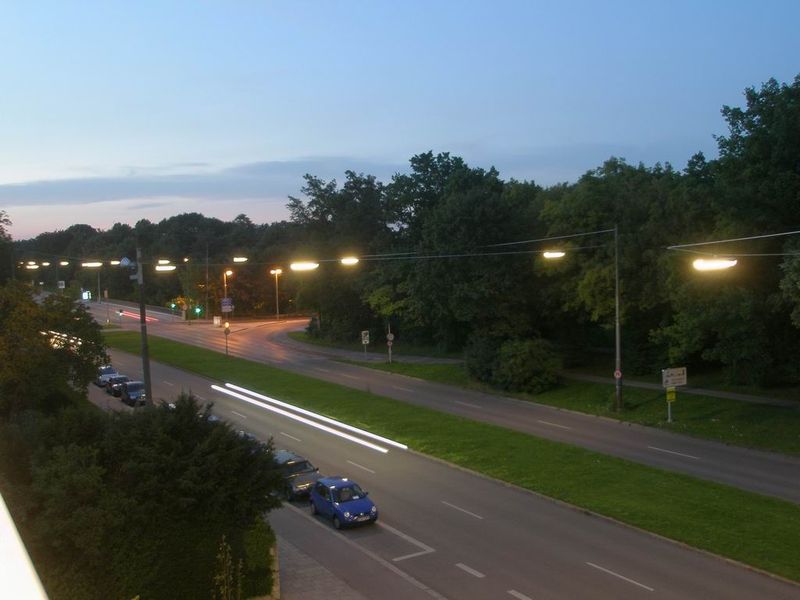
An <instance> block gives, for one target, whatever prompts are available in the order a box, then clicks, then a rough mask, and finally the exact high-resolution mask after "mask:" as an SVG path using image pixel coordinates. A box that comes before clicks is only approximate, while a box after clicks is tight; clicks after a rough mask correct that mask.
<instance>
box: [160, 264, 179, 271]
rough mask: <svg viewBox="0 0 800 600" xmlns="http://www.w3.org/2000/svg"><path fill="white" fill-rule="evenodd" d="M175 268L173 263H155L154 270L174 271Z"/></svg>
mask: <svg viewBox="0 0 800 600" xmlns="http://www.w3.org/2000/svg"><path fill="white" fill-rule="evenodd" d="M176 268H177V267H176V266H175V265H156V271H174V270H175V269H176Z"/></svg>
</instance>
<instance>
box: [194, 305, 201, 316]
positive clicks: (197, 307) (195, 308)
mask: <svg viewBox="0 0 800 600" xmlns="http://www.w3.org/2000/svg"><path fill="white" fill-rule="evenodd" d="M202 311H203V309H202V308H200V307H199V306H195V307H194V313H195V314H196V315H199V314H200V313H201V312H202Z"/></svg>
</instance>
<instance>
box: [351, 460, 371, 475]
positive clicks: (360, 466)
mask: <svg viewBox="0 0 800 600" xmlns="http://www.w3.org/2000/svg"><path fill="white" fill-rule="evenodd" d="M347 462H349V463H350V464H351V465H353V466H354V467H358V468H359V469H364V470H365V471H366V472H367V473H372V474H373V475H374V474H375V471H373V470H372V469H368V468H367V467H365V466H364V465H360V464H358V463H354V462H353V461H352V460H348V461H347Z"/></svg>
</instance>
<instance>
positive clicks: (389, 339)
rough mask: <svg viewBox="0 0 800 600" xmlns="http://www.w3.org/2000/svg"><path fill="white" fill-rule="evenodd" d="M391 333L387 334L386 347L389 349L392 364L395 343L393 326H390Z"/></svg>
mask: <svg viewBox="0 0 800 600" xmlns="http://www.w3.org/2000/svg"><path fill="white" fill-rule="evenodd" d="M387 326H388V328H389V330H388V331H389V333H387V334H386V347H387V348H388V349H389V364H392V342H394V334H393V333H392V324H391V323H389V324H388V325H387Z"/></svg>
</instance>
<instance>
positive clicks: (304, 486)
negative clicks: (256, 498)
mask: <svg viewBox="0 0 800 600" xmlns="http://www.w3.org/2000/svg"><path fill="white" fill-rule="evenodd" d="M275 462H276V463H278V468H279V469H280V471H281V473H282V474H283V482H284V490H283V494H284V496H285V497H286V499H287V500H294V499H295V498H300V497H306V496H308V494H309V492H310V491H311V486H312V485H314V482H315V481H317V479H319V478H320V474H319V469H318V468H316V467H315V466H314V465H312V464H311V463H310V462H309V461H308V460H306V459H305V458H303V457H302V456H300V455H299V454H295V453H294V452H290V451H289V450H276V451H275Z"/></svg>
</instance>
